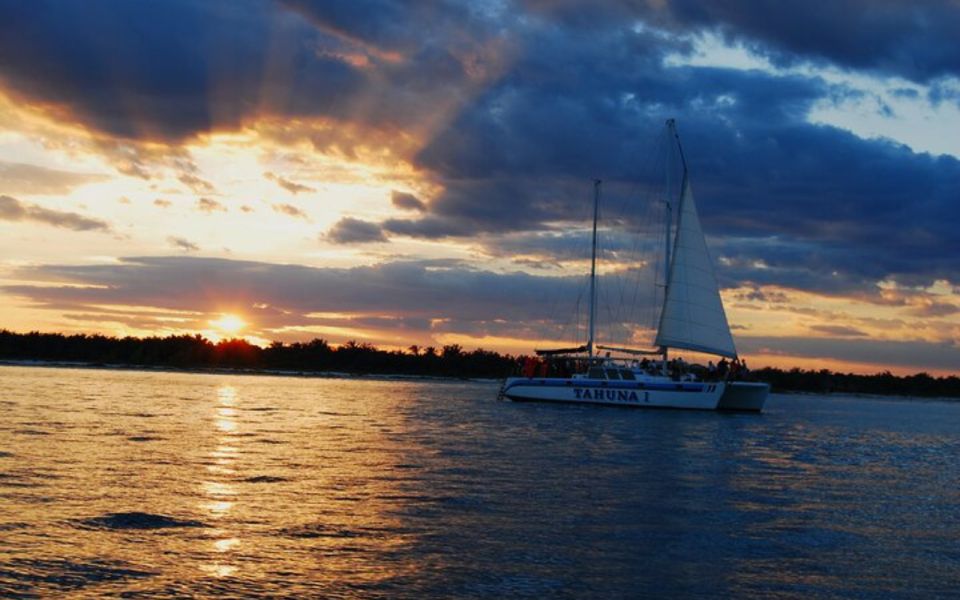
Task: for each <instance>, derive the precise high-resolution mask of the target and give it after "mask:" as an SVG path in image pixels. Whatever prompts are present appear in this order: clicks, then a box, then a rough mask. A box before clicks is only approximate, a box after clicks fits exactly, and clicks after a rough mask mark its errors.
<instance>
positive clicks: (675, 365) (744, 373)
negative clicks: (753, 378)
mask: <svg viewBox="0 0 960 600" xmlns="http://www.w3.org/2000/svg"><path fill="white" fill-rule="evenodd" d="M596 364H597V363H596V362H590V361H588V360H586V359H581V358H572V357H557V358H547V359H543V358H539V357H535V356H525V357H522V358H521V359H520V361H519V365H518V366H519V370H520V375H521V376H522V377H558V378H569V377H571V376H573V375H574V374H577V373H585V372H587V371H588V369H589V367H590V366H591V365H596ZM630 367H631V368H633V369H638V370H640V371H642V372H643V373H645V374H647V375H652V376H661V375H667V376H669V377H670V378H671V379H673V380H674V381H698V380H699V381H737V380H743V379H747V378H748V376H749V373H750V370H749V369H748V368H747V361H746V360H741V359H739V358H734V359H733V360H730V361H728V360H727V359H726V358H721V359H720V361H719V362H718V363H717V364H714V363H713V361H712V360H711V361H709V362H708V363H707V366H706V367H704V366H703V365H698V364H689V363H687V362H686V361H685V360H683V358H682V357H679V356H678V357H676V358H674V359H672V360H670V361H668V362H667V363H666V365H664V363H663V361H659V360H650V359H649V358H644V359H643V360H641V361H633V362H632V363H631V364H630Z"/></svg>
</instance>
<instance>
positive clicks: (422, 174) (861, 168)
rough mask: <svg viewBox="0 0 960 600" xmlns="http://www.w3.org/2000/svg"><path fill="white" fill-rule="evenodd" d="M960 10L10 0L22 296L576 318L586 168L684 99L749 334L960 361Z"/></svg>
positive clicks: (87, 325)
mask: <svg viewBox="0 0 960 600" xmlns="http://www.w3.org/2000/svg"><path fill="white" fill-rule="evenodd" d="M957 31H960V2H958V1H957V0H927V1H924V2H907V1H899V0H836V1H834V2H831V3H829V4H824V5H819V6H818V7H817V9H816V10H815V11H814V10H811V9H810V7H809V5H808V4H807V3H800V2H779V1H773V0H752V1H744V0H731V1H729V2H723V3H717V2H708V1H706V0H598V1H593V2H579V1H575V0H487V1H484V0H475V1H471V2H466V1H464V2H448V1H444V0H424V1H422V2H401V1H392V0H349V1H343V2H339V1H335V0H232V1H230V2H209V1H202V0H162V1H160V0H142V1H140V2H116V1H113V0H83V1H80V0H31V1H29V2H27V1H22V0H0V328H6V329H10V330H13V331H30V330H40V331H61V332H70V333H73V332H83V333H103V334H108V335H118V336H124V335H138V336H143V335H168V334H179V333H195V332H199V333H203V334H204V335H207V336H209V337H211V338H212V339H221V338H224V337H230V336H243V337H246V338H247V339H249V340H251V341H253V342H255V343H268V342H269V341H270V340H280V341H284V342H292V341H302V340H308V339H312V338H315V337H321V338H324V339H327V340H329V341H331V342H332V343H335V344H339V343H344V342H346V341H348V340H355V341H358V342H369V343H372V344H375V345H378V346H381V347H385V348H407V347H408V346H410V345H413V344H416V345H418V346H421V347H426V346H431V345H432V346H436V347H441V346H443V345H447V344H460V345H462V346H463V347H465V348H468V349H469V348H477V347H483V348H486V349H492V350H498V351H504V352H511V353H521V352H530V351H531V350H532V349H533V347H535V346H538V347H539V346H547V345H550V344H553V343H560V344H567V343H569V342H570V341H582V339H583V335H584V328H583V326H582V318H581V317H582V315H583V310H582V305H581V302H580V301H582V299H583V289H584V282H585V277H586V273H587V269H588V262H587V258H588V256H587V254H585V253H584V252H585V251H586V252H589V243H588V242H587V241H586V240H587V239H588V238H587V235H586V234H587V227H588V225H589V224H588V222H587V221H588V219H589V214H590V212H589V211H590V203H591V201H592V196H591V194H592V185H593V184H592V182H593V180H594V179H595V178H599V179H602V180H603V181H604V188H603V189H604V198H605V199H606V198H608V197H609V198H610V200H611V201H612V202H621V203H622V202H626V201H628V200H630V201H633V200H632V199H634V198H635V197H636V198H639V197H640V196H641V195H642V194H640V193H639V192H638V190H645V189H647V188H648V187H649V185H648V184H649V179H648V174H647V172H646V171H644V169H643V168H641V166H642V164H643V161H644V160H646V159H645V158H644V156H646V154H648V150H650V149H651V148H653V147H654V146H655V145H656V143H655V140H657V139H659V138H658V135H661V132H662V129H663V123H664V120H665V119H667V118H675V119H676V120H677V123H678V129H679V131H680V135H681V136H682V139H683V144H684V150H685V152H686V157H687V161H688V163H689V165H690V177H691V182H692V186H693V189H694V190H695V194H696V198H697V203H698V208H699V211H700V216H701V220H702V224H703V228H704V230H705V231H706V233H707V236H708V245H709V246H710V251H711V253H712V255H713V258H714V262H715V263H716V268H717V277H718V280H719V282H720V285H721V288H722V291H721V293H722V297H723V299H724V303H725V306H726V310H727V315H728V318H729V320H730V322H731V326H732V329H733V333H734V336H735V340H736V344H737V348H738V350H739V352H740V353H741V355H743V356H744V357H746V358H747V360H749V361H750V364H751V366H760V365H772V366H780V367H792V366H798V367H803V368H831V369H835V370H843V371H855V372H865V373H869V372H877V371H879V370H885V369H889V370H891V371H893V372H895V373H913V372H918V371H926V372H929V373H933V374H955V373H957V372H958V371H960V234H958V231H960V44H957V43H956V32H957ZM638 201H639V200H638ZM645 210H646V209H644V208H642V207H638V208H637V213H638V214H639V213H643V212H644V211H645ZM651 265H652V263H637V264H635V265H633V267H634V268H636V269H638V270H642V269H643V268H648V269H653V266H651Z"/></svg>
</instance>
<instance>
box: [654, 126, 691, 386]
mask: <svg viewBox="0 0 960 600" xmlns="http://www.w3.org/2000/svg"><path fill="white" fill-rule="evenodd" d="M667 135H670V136H672V137H673V139H674V140H676V142H677V151H678V152H679V153H680V164H681V165H682V166H683V175H682V176H681V179H680V200H679V206H678V207H677V215H678V216H679V215H683V190H684V188H685V187H686V185H687V158H686V156H684V154H683V145H682V144H681V143H680V134H678V133H677V120H676V119H667ZM665 203H666V205H667V218H666V225H665V227H666V235H665V236H664V238H665V240H666V241H665V244H666V247H665V249H664V257H665V258H664V261H665V267H666V271H665V273H666V277H667V281H666V284H665V285H664V289H663V301H664V304H666V301H667V295H668V294H669V293H670V283H671V279H673V269H671V268H670V267H671V265H670V259H671V255H670V249H671V245H670V226H671V225H672V221H673V211H672V207H671V205H670V194H669V187H668V192H667V198H666V200H665ZM679 228H680V224H679V223H677V229H678V231H679ZM677 237H678V238H679V237H680V236H677ZM674 243H676V240H674ZM660 318H661V320H662V319H663V314H662V312H661V315H660ZM660 351H661V352H662V353H663V365H664V369H666V365H667V347H666V346H661V347H660Z"/></svg>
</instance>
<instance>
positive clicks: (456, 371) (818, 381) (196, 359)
mask: <svg viewBox="0 0 960 600" xmlns="http://www.w3.org/2000/svg"><path fill="white" fill-rule="evenodd" d="M526 358H527V357H525V356H511V355H504V354H499V353H497V352H491V351H489V350H482V349H477V350H472V351H466V350H464V349H463V348H462V347H461V346H459V345H457V344H450V345H446V346H443V347H441V348H439V349H438V348H435V347H432V346H429V347H425V348H421V347H419V346H410V347H409V348H408V349H407V350H406V351H401V350H381V349H379V348H376V347H375V346H372V345H370V344H367V343H357V342H353V341H351V342H347V343H346V344H343V345H340V346H332V345H330V344H329V343H328V342H327V341H326V340H323V339H314V340H311V341H309V342H294V343H290V344H285V343H282V342H273V343H272V344H270V345H269V346H267V347H265V348H262V347H260V346H257V345H255V344H251V343H249V342H247V341H246V340H243V339H229V340H222V341H219V342H216V343H214V342H212V341H210V340H208V339H206V338H205V337H203V336H201V335H171V336H167V337H146V338H136V337H124V338H116V337H109V336H104V335H85V334H76V335H64V334H62V333H40V332H36V331H33V332H30V333H15V332H12V331H8V330H5V329H4V330H0V360H7V361H13V360H36V361H48V362H80V363H86V364H92V365H126V366H144V367H147V366H150V367H167V368H177V369H209V368H229V369H251V370H276V371H295V372H305V373H322V372H331V371H334V372H345V373H354V374H379V375H388V374H395V375H422V376H436V377H462V378H500V377H506V376H508V375H515V374H519V370H520V367H521V365H522V364H523V361H524V359H526ZM750 378H751V379H754V380H758V381H764V382H767V383H769V384H770V385H771V386H772V387H773V389H774V390H775V391H797V392H811V393H851V394H857V393H859V394H895V395H904V396H922V397H960V377H957V376H955V375H954V376H949V377H933V376H931V375H928V374H927V373H918V374H916V375H909V376H905V377H898V376H896V375H893V374H891V373H890V372H889V371H886V372H883V373H878V374H875V375H856V374H852V373H834V372H832V371H828V370H826V369H823V370H819V371H814V370H801V369H796V368H795V369H790V370H782V369H776V368H770V367H767V368H762V369H757V370H754V371H752V372H751V377H750Z"/></svg>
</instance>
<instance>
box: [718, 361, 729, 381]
mask: <svg viewBox="0 0 960 600" xmlns="http://www.w3.org/2000/svg"><path fill="white" fill-rule="evenodd" d="M728 368H729V363H727V359H726V358H721V359H720V362H719V363H717V377H719V378H720V379H726V378H727V369H728Z"/></svg>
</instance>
